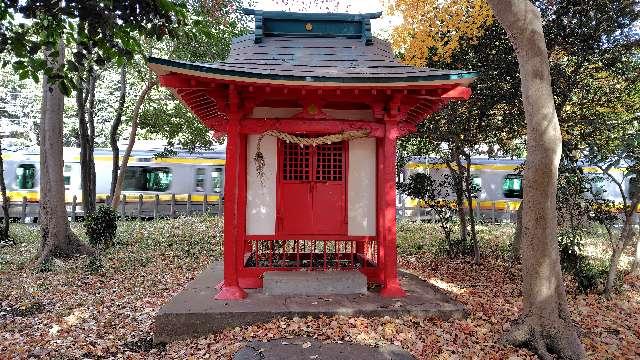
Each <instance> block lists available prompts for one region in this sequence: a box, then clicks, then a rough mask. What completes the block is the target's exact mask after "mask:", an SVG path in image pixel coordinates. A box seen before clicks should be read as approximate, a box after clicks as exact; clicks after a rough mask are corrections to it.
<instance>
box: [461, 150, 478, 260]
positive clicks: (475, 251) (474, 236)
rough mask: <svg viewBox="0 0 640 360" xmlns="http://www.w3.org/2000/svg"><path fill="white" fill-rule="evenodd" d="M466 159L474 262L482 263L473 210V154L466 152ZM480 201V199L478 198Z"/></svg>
mask: <svg viewBox="0 0 640 360" xmlns="http://www.w3.org/2000/svg"><path fill="white" fill-rule="evenodd" d="M464 160H465V169H466V171H465V178H464V187H465V193H466V197H467V208H468V209H469V235H470V236H471V243H472V244H473V263H474V264H476V265H477V264H480V244H478V236H477V234H476V216H475V213H474V212H473V193H472V192H471V154H469V153H467V152H465V153H464ZM478 201H480V199H479V198H478Z"/></svg>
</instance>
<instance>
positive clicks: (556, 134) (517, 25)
mask: <svg viewBox="0 0 640 360" xmlns="http://www.w3.org/2000/svg"><path fill="white" fill-rule="evenodd" d="M488 2H489V4H490V5H491V8H492V9H493V11H494V13H495V16H496V17H497V19H498V21H500V24H501V25H502V26H503V27H504V28H505V30H506V32H507V34H508V36H509V40H510V41H511V43H512V45H513V47H514V49H515V51H516V54H517V58H518V66H519V69H520V77H521V79H522V84H521V91H522V101H523V105H524V110H525V118H526V123H527V162H526V166H525V178H526V179H527V191H526V192H525V194H524V200H523V202H524V208H523V214H522V215H523V222H522V244H521V249H520V254H521V258H522V277H523V284H522V293H523V297H524V308H523V312H522V314H521V315H520V318H519V319H518V320H517V321H516V323H515V324H514V326H512V329H511V331H510V332H509V334H507V336H506V337H505V340H506V341H507V342H508V343H511V344H513V345H516V346H528V347H529V348H530V349H531V350H532V351H534V352H535V353H536V354H537V355H538V356H539V357H540V358H542V359H553V358H554V357H553V355H552V354H555V355H557V356H558V357H559V358H561V359H583V358H585V356H586V355H585V351H584V348H583V346H582V344H581V343H580V339H579V338H578V335H577V332H576V328H575V326H574V324H573V322H572V321H571V316H570V313H569V307H568V305H567V295H566V290H565V287H564V283H563V281H562V271H561V269H560V254H559V250H558V241H557V239H556V235H557V212H556V192H557V179H558V165H559V163H560V153H561V147H562V136H561V133H560V125H559V123H558V116H557V114H556V110H555V104H554V98H553V93H552V90H551V75H550V70H549V58H548V54H547V47H546V43H545V38H544V33H543V30H542V18H541V16H540V12H539V11H538V9H537V8H536V7H535V6H534V5H533V4H532V3H531V2H529V1H527V0H489V1H488Z"/></svg>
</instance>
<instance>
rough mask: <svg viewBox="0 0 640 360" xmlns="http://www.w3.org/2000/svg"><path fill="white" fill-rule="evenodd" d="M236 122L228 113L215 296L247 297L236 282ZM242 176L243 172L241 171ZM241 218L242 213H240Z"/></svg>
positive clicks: (237, 221) (239, 241)
mask: <svg viewBox="0 0 640 360" xmlns="http://www.w3.org/2000/svg"><path fill="white" fill-rule="evenodd" d="M241 143H242V141H241V139H240V122H239V119H238V118H237V117H236V116H231V118H230V119H229V125H228V128H227V161H226V167H225V176H224V279H223V282H222V287H221V289H220V292H219V293H218V294H217V295H216V297H215V299H216V300H240V299H244V298H245V297H247V293H246V292H245V291H244V290H242V288H241V287H240V284H239V283H238V269H239V266H238V257H239V256H238V254H239V253H240V252H241V251H242V250H241V249H239V247H240V246H241V242H242V240H243V239H238V238H237V235H238V231H237V229H238V226H239V225H240V224H239V216H238V215H239V214H238V210H239V209H238V202H239V199H238V196H239V194H238V187H239V186H240V184H239V182H238V179H239V178H240V176H242V175H244V174H240V165H241V163H240V161H241V159H240V155H241V154H242V151H240V145H241ZM245 176H246V175H245ZM242 218H244V216H243V217H242Z"/></svg>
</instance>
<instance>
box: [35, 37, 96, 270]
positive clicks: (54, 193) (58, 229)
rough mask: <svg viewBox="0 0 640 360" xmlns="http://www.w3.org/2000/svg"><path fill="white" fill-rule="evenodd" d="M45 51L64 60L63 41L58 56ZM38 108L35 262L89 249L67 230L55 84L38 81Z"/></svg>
mask: <svg viewBox="0 0 640 360" xmlns="http://www.w3.org/2000/svg"><path fill="white" fill-rule="evenodd" d="M50 54H52V52H51V51H47V52H46V54H45V57H46V60H47V62H48V63H49V64H50V65H52V66H54V67H58V66H60V65H61V64H63V63H64V45H63V44H62V42H61V43H60V47H59V50H58V54H59V56H58V57H57V58H52V57H51V56H50ZM42 88H43V94H42V111H41V116H40V219H39V222H40V230H41V232H42V241H41V248H40V253H39V255H38V260H37V265H38V266H40V265H42V264H43V263H44V262H46V261H47V260H48V259H49V258H50V257H51V256H56V257H69V256H72V255H77V254H88V253H91V252H92V249H91V248H90V247H89V246H87V245H86V244H84V243H82V242H81V241H80V240H79V239H78V237H77V236H75V234H73V233H72V232H71V228H70V227H69V221H68V219H67V210H66V207H65V199H64V175H63V167H64V161H63V154H62V150H63V148H62V133H63V121H62V115H63V110H64V96H63V94H62V93H61V92H60V89H59V87H58V84H55V83H51V82H49V79H48V77H47V76H46V75H45V76H44V77H43V81H42Z"/></svg>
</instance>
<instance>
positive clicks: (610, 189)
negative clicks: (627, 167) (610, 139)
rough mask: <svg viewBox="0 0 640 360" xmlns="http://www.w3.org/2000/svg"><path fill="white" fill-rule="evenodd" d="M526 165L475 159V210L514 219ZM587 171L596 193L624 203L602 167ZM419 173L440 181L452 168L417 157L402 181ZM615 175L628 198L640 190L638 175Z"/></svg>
mask: <svg viewBox="0 0 640 360" xmlns="http://www.w3.org/2000/svg"><path fill="white" fill-rule="evenodd" d="M523 163H524V159H487V158H473V159H472V160H471V178H472V182H473V183H474V184H475V185H476V187H477V188H478V189H479V191H478V193H477V194H476V199H474V200H473V207H474V209H475V210H476V211H481V212H482V213H483V214H485V215H487V212H488V211H491V212H496V211H497V212H502V213H507V214H508V215H507V216H511V213H512V212H513V211H515V210H517V209H518V207H519V206H520V203H521V201H522V195H523V194H522V186H523V181H524V180H523V176H522V165H523ZM583 171H584V173H585V174H587V176H589V177H591V178H592V181H591V186H592V187H593V191H594V192H596V193H600V194H601V195H602V196H603V197H605V198H607V199H610V200H614V201H615V202H616V203H618V204H620V203H622V196H621V194H620V191H619V189H618V187H617V186H616V184H615V183H614V182H613V181H611V180H610V179H609V178H608V177H606V176H604V175H603V174H602V172H601V171H600V170H599V169H598V168H596V167H593V166H589V165H586V164H585V165H584V166H583ZM416 172H422V173H427V174H430V175H431V176H433V177H434V178H436V179H438V178H442V177H443V176H444V175H445V174H448V173H449V169H448V168H447V166H446V165H445V164H443V163H442V162H440V161H438V160H437V159H434V158H426V157H414V158H411V159H410V161H409V162H408V163H407V164H406V166H405V169H404V171H403V172H402V173H401V176H400V179H399V180H400V181H405V180H406V179H408V177H409V176H411V175H412V174H414V173H416ZM611 173H612V175H613V176H614V177H615V178H616V180H617V181H619V182H621V183H622V184H623V189H624V191H625V194H626V195H627V196H630V195H631V194H634V193H635V191H638V185H639V181H638V178H637V176H631V177H626V178H625V177H624V168H617V169H613V170H612V171H611ZM454 198H455V195H451V196H449V198H448V200H453V199H454ZM417 205H418V201H417V200H416V199H411V198H408V197H406V196H403V195H402V194H399V196H398V206H399V208H402V209H407V208H408V209H410V210H406V214H407V215H409V216H411V215H415V210H414V209H415V207H416V206H417ZM500 215H501V214H499V216H500Z"/></svg>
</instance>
